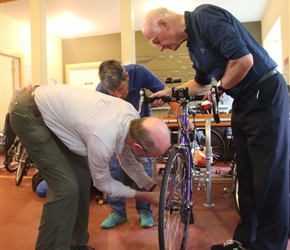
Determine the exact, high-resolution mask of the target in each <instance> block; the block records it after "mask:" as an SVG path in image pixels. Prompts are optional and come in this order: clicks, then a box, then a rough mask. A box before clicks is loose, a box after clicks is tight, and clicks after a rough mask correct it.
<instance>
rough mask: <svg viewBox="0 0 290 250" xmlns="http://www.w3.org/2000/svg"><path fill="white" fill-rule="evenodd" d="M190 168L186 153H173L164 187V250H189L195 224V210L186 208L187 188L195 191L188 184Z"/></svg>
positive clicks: (161, 203) (160, 222)
mask: <svg viewBox="0 0 290 250" xmlns="http://www.w3.org/2000/svg"><path fill="white" fill-rule="evenodd" d="M187 167H188V162H187V157H186V154H185V152H184V151H183V150H182V149H178V148H175V149H173V151H172V152H171V153H170V155H169V157H168V160H167V163H166V166H165V170H164V173H163V178H162V183H161V191H160V201H159V211H158V237H159V249H160V250H165V249H166V250H168V249H169V250H173V249H185V246H186V241H187V235H188V227H189V224H190V223H191V224H193V215H192V211H191V207H190V208H188V207H187V206H186V196H187V195H186V194H187V188H191V187H188V182H187V181H186V170H187ZM190 197H191V196H190Z"/></svg>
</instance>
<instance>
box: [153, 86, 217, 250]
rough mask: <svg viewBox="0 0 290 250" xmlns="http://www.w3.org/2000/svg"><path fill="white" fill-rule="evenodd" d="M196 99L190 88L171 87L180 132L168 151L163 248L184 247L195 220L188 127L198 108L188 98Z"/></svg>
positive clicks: (163, 192)
mask: <svg viewBox="0 0 290 250" xmlns="http://www.w3.org/2000/svg"><path fill="white" fill-rule="evenodd" d="M211 92H212V98H213V101H212V109H213V116H214V119H215V122H216V123H219V122H220V120H219V116H218V109H217V104H218V95H217V91H216V87H215V86H214V87H213V88H212V89H211ZM193 100H195V99H194V97H192V96H189V95H188V89H187V88H186V89H175V88H172V98H171V100H170V101H175V102H179V103H180V108H179V111H178V115H177V122H178V126H179V133H180V134H179V142H178V145H177V146H175V147H174V148H173V149H172V150H171V152H170V154H169V157H168V160H167V163H166V166H165V170H164V173H163V178H162V183H161V191H160V201H159V214H158V237H159V249H160V250H165V249H166V250H168V249H171V250H173V249H185V248H186V242H187V236H188V229H189V225H190V224H193V223H194V218H193V212H192V207H193V202H192V189H193V182H194V179H195V177H194V176H195V159H194V155H195V154H194V153H192V140H191V139H190V136H189V133H188V132H187V131H186V128H187V125H188V123H189V122H190V121H189V116H190V115H193V117H194V116H195V114H196V112H195V110H192V109H191V108H190V107H189V102H190V101H193ZM209 134H210V133H209ZM195 140H196V138H194V141H195ZM194 148H195V147H193V150H194Z"/></svg>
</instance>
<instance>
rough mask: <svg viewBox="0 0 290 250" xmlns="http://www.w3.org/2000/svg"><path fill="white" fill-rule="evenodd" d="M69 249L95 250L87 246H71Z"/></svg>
mask: <svg viewBox="0 0 290 250" xmlns="http://www.w3.org/2000/svg"><path fill="white" fill-rule="evenodd" d="M70 249H71V250H97V249H95V248H92V247H89V246H72V247H71V248H70Z"/></svg>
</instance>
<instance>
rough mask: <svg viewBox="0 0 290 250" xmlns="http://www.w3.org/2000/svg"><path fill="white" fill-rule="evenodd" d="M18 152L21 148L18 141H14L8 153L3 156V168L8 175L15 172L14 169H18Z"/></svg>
mask: <svg viewBox="0 0 290 250" xmlns="http://www.w3.org/2000/svg"><path fill="white" fill-rule="evenodd" d="M20 150H21V146H20V143H19V140H16V141H14V143H13V144H12V145H11V147H10V149H9V150H8V153H7V154H6V156H5V161H4V166H5V169H6V170H7V171H8V172H9V173H12V172H14V171H16V169H17V168H18V163H17V159H16V158H17V155H18V154H19V151H20Z"/></svg>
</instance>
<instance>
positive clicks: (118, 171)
mask: <svg viewBox="0 0 290 250" xmlns="http://www.w3.org/2000/svg"><path fill="white" fill-rule="evenodd" d="M137 160H138V162H140V163H141V164H142V165H143V167H144V169H145V172H146V173H147V174H148V176H150V177H151V176H152V168H151V165H152V164H151V162H150V161H149V159H147V158H137ZM109 167H110V174H111V176H112V177H113V178H114V179H115V180H117V181H120V182H122V183H123V184H124V185H126V186H131V187H132V188H134V189H135V190H142V189H141V188H139V187H138V186H137V185H136V184H135V183H134V182H133V180H132V179H131V178H129V177H128V175H127V174H126V173H125V172H124V171H123V169H122V167H121V166H120V163H119V161H118V159H117V157H116V154H114V155H113V156H112V158H111V160H110V162H109ZM108 203H109V205H110V207H111V208H112V209H113V212H115V213H118V214H119V215H121V216H123V217H127V215H126V199H125V198H122V197H110V196H108ZM136 210H137V212H138V214H141V213H145V214H149V215H151V214H152V210H151V205H150V203H148V202H146V201H141V200H136Z"/></svg>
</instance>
